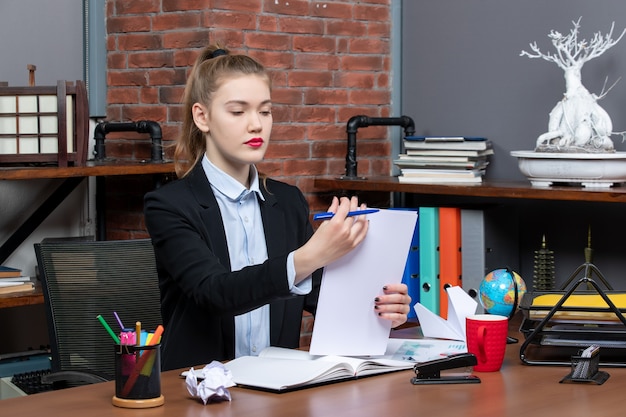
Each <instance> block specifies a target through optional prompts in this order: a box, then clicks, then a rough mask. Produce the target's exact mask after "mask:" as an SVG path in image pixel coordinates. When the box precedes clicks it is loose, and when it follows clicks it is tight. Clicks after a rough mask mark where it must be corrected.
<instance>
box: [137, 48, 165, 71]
mask: <svg viewBox="0 0 626 417" xmlns="http://www.w3.org/2000/svg"><path fill="white" fill-rule="evenodd" d="M173 63H174V54H173V53H172V52H171V51H167V52H160V51H159V52H137V53H131V54H128V67H129V68H161V67H171V66H172V65H173Z"/></svg>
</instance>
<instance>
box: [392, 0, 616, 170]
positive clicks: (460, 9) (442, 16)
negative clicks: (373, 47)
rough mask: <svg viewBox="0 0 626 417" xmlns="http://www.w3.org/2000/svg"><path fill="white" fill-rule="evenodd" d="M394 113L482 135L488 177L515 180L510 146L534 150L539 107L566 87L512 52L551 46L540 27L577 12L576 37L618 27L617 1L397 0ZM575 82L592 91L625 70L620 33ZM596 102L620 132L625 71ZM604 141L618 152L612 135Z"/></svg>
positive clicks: (561, 27) (423, 129)
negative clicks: (491, 150) (398, 68)
mask: <svg viewBox="0 0 626 417" xmlns="http://www.w3.org/2000/svg"><path fill="white" fill-rule="evenodd" d="M402 6H403V39H402V41H403V55H402V66H403V68H402V113H403V114H406V115H409V116H411V117H413V118H414V119H415V124H416V130H417V134H424V135H426V134H433V135H474V136H486V137H488V138H489V139H491V140H492V141H493V142H494V147H495V152H496V156H495V157H494V158H493V159H492V163H491V165H490V166H489V168H488V170H487V178H491V179H519V180H521V179H524V177H523V175H522V174H521V173H520V172H519V170H518V168H517V161H516V159H514V158H513V157H511V156H510V151H512V150H522V149H533V148H534V145H535V140H536V138H537V136H539V135H540V134H542V133H544V132H545V131H546V130H547V126H548V114H549V112H550V110H551V109H552V107H553V106H554V105H555V104H556V103H557V102H558V101H559V100H560V99H561V97H562V95H563V93H564V92H565V82H564V79H563V70H561V69H560V68H558V67H557V66H556V65H555V64H554V63H550V62H547V61H544V60H540V59H529V58H528V57H520V56H519V54H520V51H522V50H529V47H528V44H529V43H530V42H534V41H536V42H537V44H538V45H539V46H540V47H541V49H542V51H544V52H546V51H548V52H554V49H553V47H552V45H551V43H550V40H549V39H548V37H547V35H548V33H549V32H550V30H552V29H554V30H557V31H559V32H561V33H569V31H570V29H572V27H573V25H572V21H574V20H577V19H578V18H579V17H581V16H582V20H581V33H580V36H579V38H580V39H582V38H585V39H589V38H590V37H591V36H592V35H593V33H595V32H598V31H600V32H602V33H603V34H606V33H607V32H608V31H609V29H610V26H611V23H612V22H613V21H615V32H616V33H618V34H619V33H621V31H622V30H623V29H624V28H626V2H624V1H623V0H594V1H589V0H550V1H546V0H524V1H519V0H437V1H413V0H405V1H403V4H402ZM582 75H583V84H584V85H585V86H586V87H587V89H588V90H589V91H590V92H592V93H597V94H598V93H600V91H601V90H602V85H603V83H604V80H605V78H606V77H608V79H609V85H610V84H612V83H613V82H614V81H616V80H618V79H619V78H620V77H625V76H626V38H625V39H622V40H621V41H620V42H619V43H618V44H617V45H616V46H614V47H613V48H612V49H610V50H609V51H607V52H606V53H605V54H604V55H602V56H600V57H599V58H596V59H593V60H591V61H589V62H587V63H586V64H585V65H584V67H583V74H582ZM600 105H601V106H602V107H603V108H604V109H605V110H606V111H607V112H608V113H609V115H610V116H611V118H612V120H613V127H614V130H615V131H623V130H626V112H624V108H625V107H626V78H625V79H623V80H621V81H620V82H619V83H618V84H617V86H615V87H614V88H613V90H611V92H610V93H609V94H608V95H607V97H606V98H605V99H603V100H602V101H601V102H600ZM613 140H614V142H615V146H616V148H617V149H618V150H626V144H625V143H622V141H621V137H620V136H614V137H613Z"/></svg>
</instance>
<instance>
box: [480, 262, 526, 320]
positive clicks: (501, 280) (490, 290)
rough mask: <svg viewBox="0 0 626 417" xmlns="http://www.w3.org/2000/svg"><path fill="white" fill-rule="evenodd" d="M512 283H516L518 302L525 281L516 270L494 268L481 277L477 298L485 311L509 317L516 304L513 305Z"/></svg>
mask: <svg viewBox="0 0 626 417" xmlns="http://www.w3.org/2000/svg"><path fill="white" fill-rule="evenodd" d="M514 280H515V281H514ZM514 283H517V302H518V304H519V302H520V301H521V300H522V297H523V296H524V294H526V283H525V282H524V280H523V279H522V277H520V276H519V274H518V273H517V272H515V271H511V270H510V269H496V270H493V271H491V272H490V273H488V274H487V275H486V276H485V278H483V280H482V282H481V283H480V287H479V289H478V299H479V301H480V304H481V305H482V306H483V308H484V309H485V311H486V312H487V313H489V314H498V315H501V316H506V317H510V316H511V315H512V314H513V313H514V312H515V309H517V305H515V284H514Z"/></svg>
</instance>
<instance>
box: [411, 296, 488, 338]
mask: <svg viewBox="0 0 626 417" xmlns="http://www.w3.org/2000/svg"><path fill="white" fill-rule="evenodd" d="M447 293H448V319H447V320H446V319H444V318H442V317H440V316H439V315H437V314H435V313H433V312H432V311H430V310H429V309H427V308H426V307H424V306H423V305H422V304H420V303H417V304H415V306H414V309H415V313H416V314H417V320H418V321H419V323H420V327H421V328H422V333H423V334H424V337H435V338H439V339H452V340H462V341H465V319H466V318H467V317H468V316H471V315H473V314H476V307H478V303H477V302H476V301H475V300H474V299H473V298H472V297H470V296H469V295H468V294H467V293H466V292H465V291H463V289H462V288H461V287H459V286H454V287H449V288H448V290H447Z"/></svg>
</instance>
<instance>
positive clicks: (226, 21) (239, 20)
mask: <svg viewBox="0 0 626 417" xmlns="http://www.w3.org/2000/svg"><path fill="white" fill-rule="evenodd" d="M207 20H208V23H209V25H210V26H211V27H218V28H228V29H241V30H253V29H256V15H255V14H252V13H233V12H220V11H212V12H210V13H209V14H208V15H207Z"/></svg>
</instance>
